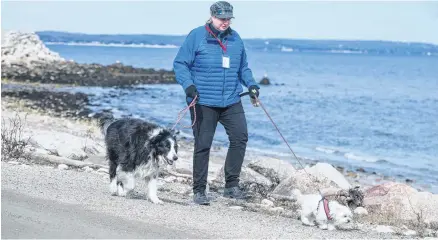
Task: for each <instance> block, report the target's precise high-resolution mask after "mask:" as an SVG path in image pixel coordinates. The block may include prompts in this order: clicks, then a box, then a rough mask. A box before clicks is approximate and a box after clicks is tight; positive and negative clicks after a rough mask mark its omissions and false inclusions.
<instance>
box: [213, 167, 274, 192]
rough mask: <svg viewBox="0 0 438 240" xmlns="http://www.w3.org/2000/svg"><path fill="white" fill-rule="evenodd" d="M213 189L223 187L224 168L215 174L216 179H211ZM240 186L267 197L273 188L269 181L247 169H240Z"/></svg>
mask: <svg viewBox="0 0 438 240" xmlns="http://www.w3.org/2000/svg"><path fill="white" fill-rule="evenodd" d="M212 185H213V186H214V187H218V188H223V187H224V186H225V172H224V167H223V166H222V168H221V169H220V170H219V171H218V172H217V173H216V177H215V178H214V179H212ZM240 185H241V186H243V187H244V188H246V190H247V191H250V192H253V193H257V194H262V195H267V193H268V192H270V191H271V189H272V188H273V183H272V182H271V180H269V179H268V178H266V177H265V176H263V175H261V174H260V173H258V172H256V171H254V170H252V169H251V168H249V167H245V166H244V167H242V171H241V173H240Z"/></svg>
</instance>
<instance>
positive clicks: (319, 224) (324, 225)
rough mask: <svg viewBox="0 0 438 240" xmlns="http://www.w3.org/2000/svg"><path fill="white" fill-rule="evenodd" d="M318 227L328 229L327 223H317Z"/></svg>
mask: <svg viewBox="0 0 438 240" xmlns="http://www.w3.org/2000/svg"><path fill="white" fill-rule="evenodd" d="M318 227H319V228H320V229H322V230H327V229H328V224H327V223H325V222H324V223H318Z"/></svg>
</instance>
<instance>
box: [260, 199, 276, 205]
mask: <svg viewBox="0 0 438 240" xmlns="http://www.w3.org/2000/svg"><path fill="white" fill-rule="evenodd" d="M262 205H265V206H268V207H273V206H274V202H272V201H271V200H268V199H263V200H262Z"/></svg>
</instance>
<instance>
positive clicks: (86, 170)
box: [82, 166, 94, 172]
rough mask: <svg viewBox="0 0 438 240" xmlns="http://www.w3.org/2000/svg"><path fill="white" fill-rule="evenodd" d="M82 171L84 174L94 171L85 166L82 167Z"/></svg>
mask: <svg viewBox="0 0 438 240" xmlns="http://www.w3.org/2000/svg"><path fill="white" fill-rule="evenodd" d="M82 170H84V171H85V172H92V171H94V170H93V169H92V168H91V167H89V166H85V167H83V168H82Z"/></svg>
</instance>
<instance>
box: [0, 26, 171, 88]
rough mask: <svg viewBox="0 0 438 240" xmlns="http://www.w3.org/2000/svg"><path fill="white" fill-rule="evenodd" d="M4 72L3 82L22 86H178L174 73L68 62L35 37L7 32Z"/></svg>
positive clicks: (4, 49) (115, 64) (124, 66)
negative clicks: (170, 84) (16, 82)
mask: <svg viewBox="0 0 438 240" xmlns="http://www.w3.org/2000/svg"><path fill="white" fill-rule="evenodd" d="M1 68H2V75H1V77H2V79H9V80H14V81H19V82H32V83H36V82H38V83H56V84H71V85H77V86H101V87H109V86H131V85H138V84H154V83H162V84H168V83H176V81H175V74H174V72H173V71H171V70H154V69H146V68H135V67H133V66H126V65H123V64H122V63H114V64H111V65H102V64H79V63H76V62H74V61H66V60H65V59H64V58H61V57H60V56H59V54H58V53H56V52H53V51H51V50H50V49H48V48H47V47H46V46H45V45H44V43H43V42H42V41H41V40H40V39H39V37H38V35H36V34H34V33H22V32H7V33H6V34H5V35H4V36H3V37H2V62H1Z"/></svg>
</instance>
